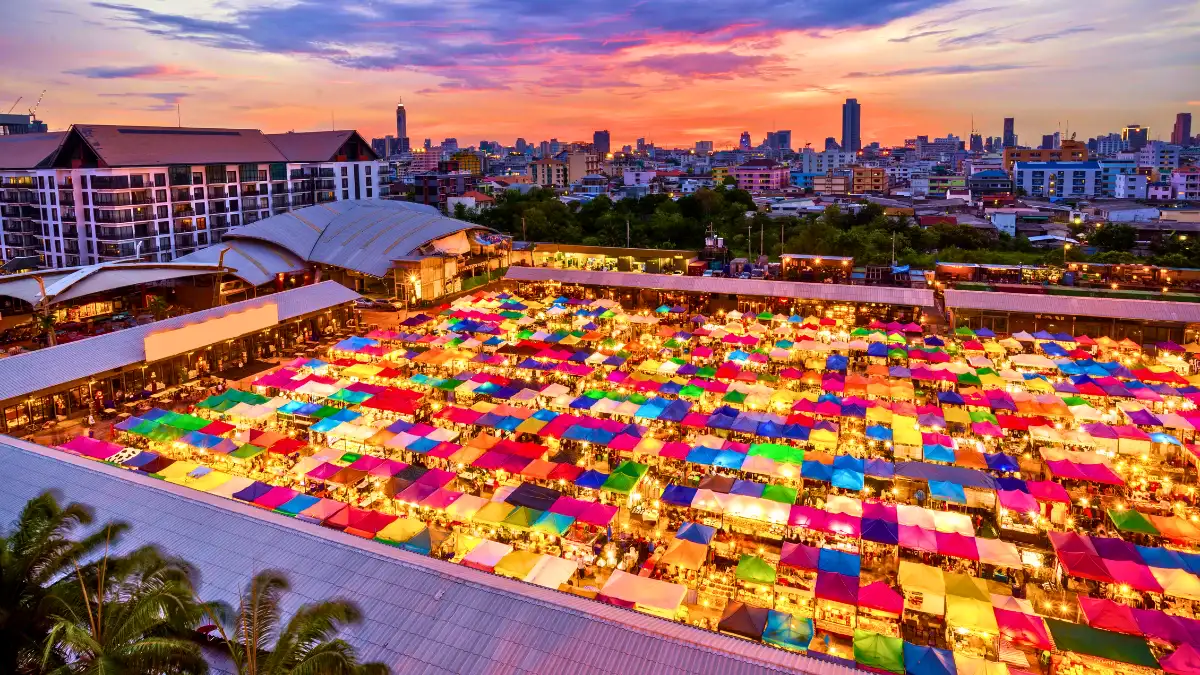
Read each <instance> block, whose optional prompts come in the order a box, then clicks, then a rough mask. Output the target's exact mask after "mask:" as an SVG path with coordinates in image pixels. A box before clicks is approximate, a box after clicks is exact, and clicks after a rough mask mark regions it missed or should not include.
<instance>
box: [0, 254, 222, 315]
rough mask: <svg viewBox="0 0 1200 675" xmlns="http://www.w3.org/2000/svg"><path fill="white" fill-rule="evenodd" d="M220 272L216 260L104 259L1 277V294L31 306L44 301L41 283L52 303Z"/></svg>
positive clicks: (49, 302) (49, 301) (220, 268)
mask: <svg viewBox="0 0 1200 675" xmlns="http://www.w3.org/2000/svg"><path fill="white" fill-rule="evenodd" d="M223 271H225V269H224V268H223V267H219V266H218V265H216V261H215V260H214V261H213V262H211V263H209V262H200V261H194V262H193V261H184V260H180V261H176V262H169V263H159V262H153V263H150V262H107V263H100V264H98V265H88V266H86V267H74V268H67V269H59V270H44V271H35V272H24V273H22V274H13V275H10V276H0V295H7V296H9V297H12V298H18V299H21V300H24V301H25V302H28V303H29V304H31V305H33V304H37V303H38V302H41V301H42V300H43V297H42V285H43V284H44V285H45V291H46V295H45V299H47V300H48V304H54V303H58V302H66V301H67V300H74V299H76V298H81V297H83V296H85V295H91V294H92V293H102V292H104V291H111V290H113V289H117V288H124V287H127V286H136V285H138V284H148V283H150V282H153V281H164V280H167V279H182V278H185V277H194V276H201V275H205V274H219V273H221V272H223ZM39 278H40V279H41V283H40V284H39V283H38V279H39Z"/></svg>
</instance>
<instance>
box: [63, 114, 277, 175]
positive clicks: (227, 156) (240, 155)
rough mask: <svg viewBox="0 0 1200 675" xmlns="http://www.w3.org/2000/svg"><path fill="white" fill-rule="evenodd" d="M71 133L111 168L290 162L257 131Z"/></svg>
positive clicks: (92, 127) (98, 128)
mask: <svg viewBox="0 0 1200 675" xmlns="http://www.w3.org/2000/svg"><path fill="white" fill-rule="evenodd" d="M71 130H72V131H73V132H76V133H78V134H79V135H80V136H82V137H83V139H84V140H85V141H86V142H87V144H88V145H89V146H91V148H92V149H93V150H95V151H96V154H97V155H99V157H100V159H101V161H103V162H104V164H106V165H107V166H110V167H119V166H163V165H167V164H188V165H195V164H243V163H258V162H286V161H287V160H286V159H285V158H284V156H283V154H282V153H281V152H279V148H277V147H275V145H274V144H273V143H271V141H270V140H269V139H267V137H266V135H264V134H263V132H261V131H259V130H258V129H202V128H193V127H136V126H125V125H121V126H117V125H109V124H76V125H74V126H72V127H71Z"/></svg>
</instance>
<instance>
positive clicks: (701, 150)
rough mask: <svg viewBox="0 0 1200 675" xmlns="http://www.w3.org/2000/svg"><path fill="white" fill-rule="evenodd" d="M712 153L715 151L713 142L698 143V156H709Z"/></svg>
mask: <svg viewBox="0 0 1200 675" xmlns="http://www.w3.org/2000/svg"><path fill="white" fill-rule="evenodd" d="M712 151H713V142H712V141H696V154H697V155H709V154H712Z"/></svg>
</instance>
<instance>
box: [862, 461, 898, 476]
mask: <svg viewBox="0 0 1200 675" xmlns="http://www.w3.org/2000/svg"><path fill="white" fill-rule="evenodd" d="M863 468H864V469H865V471H866V474H867V475H868V476H873V477H875V478H891V477H892V476H894V475H896V467H895V465H893V464H892V463H891V462H889V461H887V460H886V459H868V460H867V461H866V463H865V464H864V465H863Z"/></svg>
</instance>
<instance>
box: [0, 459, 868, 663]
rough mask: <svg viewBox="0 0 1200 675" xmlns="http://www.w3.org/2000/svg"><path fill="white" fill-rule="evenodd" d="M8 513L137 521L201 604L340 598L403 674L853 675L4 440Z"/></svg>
mask: <svg viewBox="0 0 1200 675" xmlns="http://www.w3.org/2000/svg"><path fill="white" fill-rule="evenodd" d="M0 465H3V466H4V467H5V469H6V470H7V471H10V472H12V473H13V474H14V475H19V476H21V480H19V481H3V482H2V483H0V511H3V512H4V513H6V514H9V516H8V517H9V518H12V517H15V515H16V514H17V513H19V512H20V509H21V508H22V507H23V506H24V504H25V502H26V501H27V500H29V499H30V498H32V497H34V496H36V495H38V494H40V493H41V492H43V491H45V490H50V489H53V490H57V491H59V493H60V495H61V497H62V498H63V499H65V500H72V501H79V502H83V503H86V504H89V505H90V506H91V507H92V508H93V509H94V510H95V514H96V521H97V522H105V521H108V520H120V521H124V522H127V523H129V524H130V525H131V528H130V530H129V532H128V534H127V535H126V536H125V537H124V538H123V539H122V540H121V541H120V542H118V544H117V545H116V547H115V551H114V552H115V553H116V554H121V553H124V552H127V551H130V550H132V549H134V548H135V547H138V546H143V545H155V546H158V547H159V548H160V549H161V550H163V551H164V552H166V553H168V554H170V555H174V556H179V557H181V558H183V559H185V560H187V561H189V562H190V563H192V564H193V565H195V567H196V568H197V569H198V570H199V572H200V578H201V584H200V588H199V593H200V596H201V597H203V598H205V599H212V600H221V601H225V602H229V603H233V602H236V600H237V594H238V592H239V591H240V590H241V589H242V588H243V587H244V586H245V584H246V583H247V582H248V581H249V580H250V578H251V577H252V576H253V575H254V574H255V573H256V572H258V571H259V570H262V569H266V568H272V569H278V570H281V571H283V572H284V573H285V574H286V575H287V576H288V578H289V580H290V581H291V586H292V592H291V593H289V594H288V595H287V596H286V597H285V607H284V611H285V612H286V613H290V612H291V611H294V610H295V608H296V607H297V606H298V605H299V604H300V603H307V602H313V601H317V600H322V599H328V598H332V597H344V598H347V599H349V600H352V601H354V602H356V603H357V604H358V605H359V607H360V609H361V610H362V611H363V614H364V622H363V623H362V624H360V625H359V626H357V627H355V628H354V629H351V630H349V631H347V632H346V634H345V635H343V637H344V638H346V639H347V640H348V641H349V642H351V643H352V644H353V645H354V646H355V647H356V648H357V649H358V652H359V656H360V658H362V659H364V660H372V661H382V662H384V663H386V664H388V665H389V666H391V669H392V672H393V673H417V672H444V673H464V674H472V675H474V674H476V673H487V672H529V673H555V674H558V673H572V674H575V673H620V674H621V675H641V674H643V673H644V674H646V675H693V674H694V675H700V674H706V675H707V674H709V673H722V674H723V675H743V674H744V675H759V674H761V673H807V674H810V675H850V674H851V673H852V672H854V671H852V670H851V669H849V668H845V667H842V666H837V665H833V664H829V663H823V662H819V661H816V660H813V659H810V658H808V657H806V656H804V655H801V654H795V653H792V652H785V651H782V650H777V649H774V648H771V647H767V646H765V645H762V644H759V643H754V642H750V641H748V640H741V639H737V638H733V637H728V636H725V635H718V634H713V633H709V632H706V631H701V630H699V629H696V628H692V627H690V626H686V625H683V624H679V623H673V622H669V621H665V620H662V619H658V618H654V617H650V616H647V615H644V614H640V613H638V612H634V611H631V610H626V609H622V608H618V607H612V606H608V605H603V604H600V603H597V602H594V601H590V600H586V599H584V598H580V597H577V596H573V595H569V594H566V593H561V592H558V591H553V590H550V589H546V588H542V587H539V586H533V585H531V584H526V583H523V582H520V581H516V580H512V579H506V578H502V577H497V576H493V575H491V574H487V573H485V572H480V571H477V570H472V569H470V568H466V567H463V566H460V565H455V564H452V563H449V562H444V561H441V560H436V559H433V558H427V557H424V556H418V555H415V554H411V553H407V552H404V551H400V550H399V549H395V548H392V547H389V546H385V545H383V544H380V543H378V542H374V541H368V540H364V539H360V538H358V537H354V536H352V535H348V534H345V533H343V532H338V531H334V530H330V529H326V528H322V527H320V526H318V525H314V524H310V523H305V522H301V521H297V520H295V519H291V518H287V517H286V516H282V515H280V514H277V513H274V512H270V511H265V510H263V509H258V508H255V507H252V506H248V505H244V504H241V503H239V502H235V501H233V500H227V499H223V498H221V497H216V496H213V495H209V494H206V493H202V492H195V491H191V490H188V489H187V488H183V487H179V486H176V485H172V484H169V483H165V482H163V481H157V480H154V479H152V478H149V477H146V476H144V475H141V474H138V473H135V472H128V471H123V470H121V469H118V468H115V467H111V466H108V465H105V464H101V463H99V462H92V461H89V460H85V459H82V458H78V457H73V456H71V455H67V454H62V453H59V452H58V451H54V450H49V449H46V448H41V447H38V446H34V445H31V444H28V443H25V442H22V441H18V440H16V439H9V438H7V437H0Z"/></svg>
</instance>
